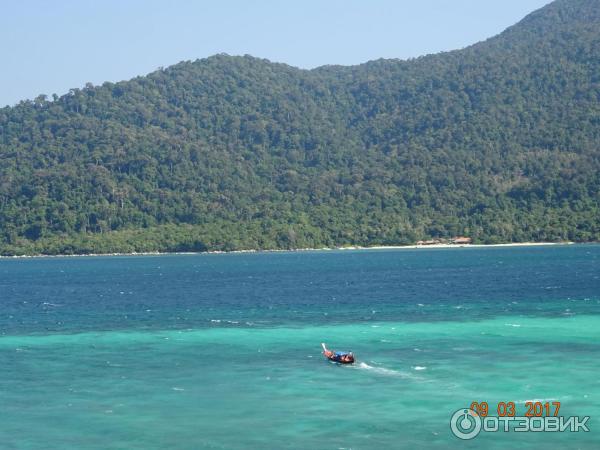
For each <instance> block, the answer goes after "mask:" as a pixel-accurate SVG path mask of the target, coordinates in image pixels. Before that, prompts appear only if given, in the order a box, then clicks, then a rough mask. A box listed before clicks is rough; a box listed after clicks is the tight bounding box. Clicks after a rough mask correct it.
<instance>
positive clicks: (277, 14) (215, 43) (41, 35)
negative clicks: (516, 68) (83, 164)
mask: <svg viewBox="0 0 600 450" xmlns="http://www.w3.org/2000/svg"><path fill="white" fill-rule="evenodd" d="M0 1H2V0H0ZM2 3H3V5H2V14H1V15H0V45H1V50H2V51H1V55H2V56H1V58H2V62H3V67H2V70H1V71H0V83H1V86H2V89H1V90H0V106H3V105H7V104H10V105H12V104H14V103H16V102H18V101H19V100H22V99H26V98H34V97H35V96H37V95H38V94H48V95H50V94H52V93H57V94H59V95H62V94H64V93H65V92H67V91H68V90H69V89H70V88H73V87H81V86H83V85H84V84H85V83H86V82H92V83H94V84H100V83H102V82H104V81H119V80H123V79H128V78H132V77H134V76H136V75H143V74H146V73H148V72H151V71H153V70H155V69H156V68H157V67H159V66H168V65H171V64H175V63H177V62H179V61H182V60H194V59H197V58H204V57H207V56H210V55H212V54H215V53H222V52H225V53H229V54H234V55H242V54H251V55H253V56H257V57H263V58H268V59H270V60H272V61H278V62H285V63H288V64H291V65H294V66H298V67H303V68H312V67H316V66H320V65H323V64H358V63H362V62H365V61H368V60H371V59H377V58H382V57H383V58H409V57H415V56H420V55H423V54H426V53H435V52H439V51H443V50H452V49H456V48H461V47H465V46H467V45H470V44H473V43H475V42H477V41H480V40H482V39H486V38H488V37H491V36H493V35H495V34H497V33H499V32H501V31H502V30H503V29H505V28H506V27H508V26H510V25H512V24H514V23H516V22H518V21H519V20H520V19H522V18H523V17H524V16H525V15H526V14H528V13H530V12H531V11H533V10H535V9H538V8H540V7H542V6H544V5H545V4H547V3H549V0H502V1H481V0H418V1H417V0H415V1H409V0H369V1H367V0H302V1H284V0H253V1H248V0H213V1H210V2H209V1H200V0H198V1H193V0H188V1H184V0H169V1H163V0H99V1H93V0H55V1H47V0H19V1H10V2H9V1H8V0H4V1H2Z"/></svg>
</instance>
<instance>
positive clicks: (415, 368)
mask: <svg viewBox="0 0 600 450" xmlns="http://www.w3.org/2000/svg"><path fill="white" fill-rule="evenodd" d="M413 369H414V370H427V367H425V366H414V367H413Z"/></svg>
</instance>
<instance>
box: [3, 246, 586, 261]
mask: <svg viewBox="0 0 600 450" xmlns="http://www.w3.org/2000/svg"><path fill="white" fill-rule="evenodd" d="M575 244H576V243H575V242H570V241H568V242H511V243H505V244H431V245H417V244H413V245H373V246H368V247H364V246H359V245H351V246H346V247H322V248H297V249H289V250H287V249H271V250H257V249H248V250H230V251H225V250H210V251H206V252H132V253H82V254H73V255H66V254H61V255H44V254H39V255H13V256H0V260H2V259H28V258H83V257H98V256H167V255H219V254H230V253H281V252H289V253H295V252H321V251H349V250H426V249H452V248H463V249H464V248H498V247H499V248H502V247H549V246H562V245H575ZM589 244H594V243H593V242H589Z"/></svg>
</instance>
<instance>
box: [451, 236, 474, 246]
mask: <svg viewBox="0 0 600 450" xmlns="http://www.w3.org/2000/svg"><path fill="white" fill-rule="evenodd" d="M452 242H453V243H455V244H470V243H471V242H473V240H472V239H471V238H470V237H464V236H458V237H455V238H454V239H452Z"/></svg>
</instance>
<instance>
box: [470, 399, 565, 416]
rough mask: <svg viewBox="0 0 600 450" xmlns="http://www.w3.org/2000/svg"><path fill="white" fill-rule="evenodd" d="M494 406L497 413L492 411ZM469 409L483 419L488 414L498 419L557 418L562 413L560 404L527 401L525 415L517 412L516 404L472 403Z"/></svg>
mask: <svg viewBox="0 0 600 450" xmlns="http://www.w3.org/2000/svg"><path fill="white" fill-rule="evenodd" d="M494 406H495V411H494V409H492V408H493V407H494ZM469 409H471V411H473V412H474V413H476V414H477V415H478V416H481V417H487V415H488V414H493V413H494V412H495V413H496V414H497V415H498V417H515V416H521V415H522V416H524V417H548V416H554V417H556V416H558V412H559V411H560V402H540V401H533V400H532V401H526V402H525V413H524V414H520V413H519V411H517V405H516V403H515V402H498V403H496V404H491V405H490V403H488V402H472V403H471V406H469Z"/></svg>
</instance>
